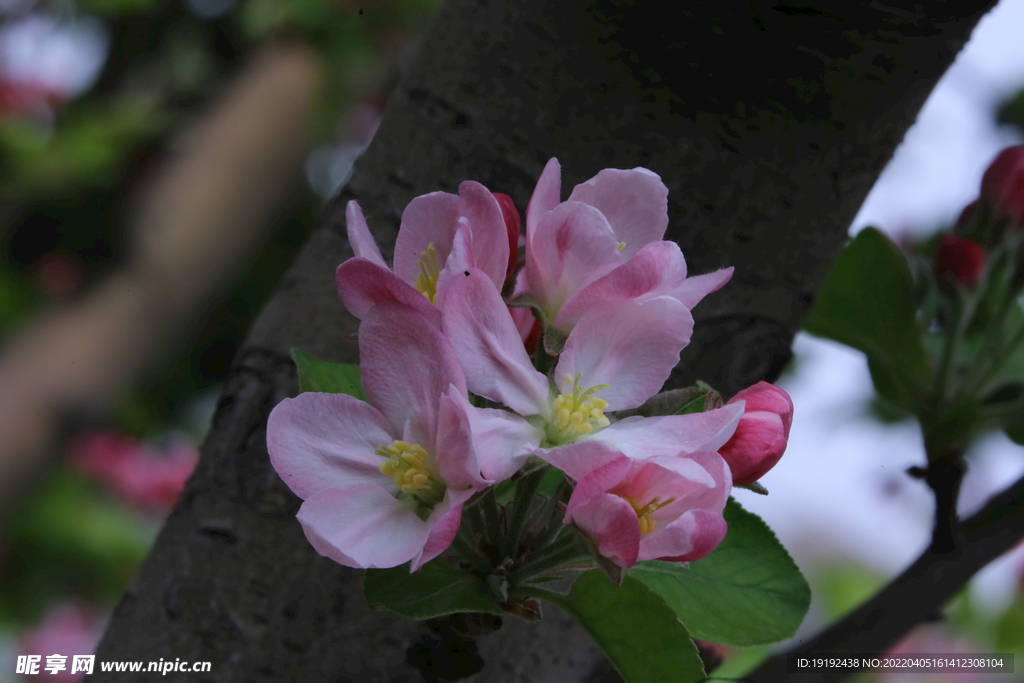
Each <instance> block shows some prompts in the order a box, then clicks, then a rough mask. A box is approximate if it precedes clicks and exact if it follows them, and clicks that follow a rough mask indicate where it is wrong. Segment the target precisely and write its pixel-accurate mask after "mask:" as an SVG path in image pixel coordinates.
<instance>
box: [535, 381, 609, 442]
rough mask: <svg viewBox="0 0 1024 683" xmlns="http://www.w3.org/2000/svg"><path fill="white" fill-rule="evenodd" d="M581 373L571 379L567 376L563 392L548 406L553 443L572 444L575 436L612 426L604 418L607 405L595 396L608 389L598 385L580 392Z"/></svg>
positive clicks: (603, 385)
mask: <svg viewBox="0 0 1024 683" xmlns="http://www.w3.org/2000/svg"><path fill="white" fill-rule="evenodd" d="M582 374H583V373H579V372H578V373H576V377H573V376H572V375H570V374H568V373H566V375H565V378H564V385H565V391H564V392H563V393H561V394H559V395H558V397H557V398H556V399H555V400H554V402H553V403H552V405H551V407H552V411H551V412H552V418H551V424H552V426H553V427H554V432H553V433H549V440H550V441H552V442H558V443H571V442H572V441H574V440H575V439H576V438H577V437H580V436H583V435H584V434H589V433H590V432H592V431H594V430H595V429H601V428H602V427H607V426H608V425H609V424H611V423H610V421H609V420H608V418H607V417H605V416H604V409H605V408H607V407H608V402H607V401H605V400H604V399H603V398H598V397H597V396H594V394H595V393H597V392H598V391H600V390H601V389H606V388H608V385H607V384H600V385H598V386H596V387H590V388H589V389H587V390H586V391H583V390H581V389H580V377H581V376H582ZM549 431H550V430H549ZM551 437H553V438H551Z"/></svg>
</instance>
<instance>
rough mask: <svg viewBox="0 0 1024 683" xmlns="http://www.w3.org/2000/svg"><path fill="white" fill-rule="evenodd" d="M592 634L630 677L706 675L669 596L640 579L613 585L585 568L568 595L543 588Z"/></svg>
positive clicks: (665, 679)
mask: <svg viewBox="0 0 1024 683" xmlns="http://www.w3.org/2000/svg"><path fill="white" fill-rule="evenodd" d="M544 597H545V598H547V599H548V600H551V601H552V602H554V603H555V604H557V605H558V606H559V607H561V608H562V609H563V610H565V611H566V612H568V613H569V614H570V615H572V616H573V617H574V618H575V619H576V621H578V622H579V623H580V625H581V626H583V628H585V629H586V630H587V632H588V633H589V634H590V637H591V638H593V639H594V642H595V643H597V645H598V647H600V648H601V649H602V650H603V651H604V653H605V655H607V656H608V660H609V661H611V663H612V664H613V665H614V666H615V668H616V669H617V670H618V672H619V673H620V674H621V675H622V678H623V679H624V680H625V681H626V683H697V682H698V681H706V680H707V675H706V674H705V673H704V665H703V664H702V663H701V661H700V656H699V655H698V654H697V648H696V646H694V644H693V641H692V640H691V639H690V634H689V633H688V632H687V630H686V627H685V626H683V624H682V623H681V622H680V621H679V619H678V618H677V617H676V614H675V612H673V611H672V610H671V609H670V608H669V607H668V605H666V604H665V601H664V600H662V599H661V598H660V597H658V596H657V595H656V594H655V593H653V592H651V591H650V590H649V589H648V588H647V586H645V585H644V584H643V583H641V582H640V581H638V580H636V579H633V578H630V577H628V576H627V577H626V579H625V581H623V582H622V585H621V586H619V587H617V588H616V587H615V586H613V585H612V583H611V581H609V580H608V577H607V576H605V574H604V572H602V571H600V570H598V569H593V570H591V571H589V572H587V573H586V574H583V575H582V576H580V577H579V578H578V579H576V583H574V584H573V586H572V591H570V593H569V595H567V596H560V595H558V594H555V593H545V595H544Z"/></svg>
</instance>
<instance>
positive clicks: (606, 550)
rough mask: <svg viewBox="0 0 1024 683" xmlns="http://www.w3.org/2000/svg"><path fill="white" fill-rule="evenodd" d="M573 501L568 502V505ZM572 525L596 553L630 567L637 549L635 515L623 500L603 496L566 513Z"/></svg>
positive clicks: (614, 496) (638, 548)
mask: <svg viewBox="0 0 1024 683" xmlns="http://www.w3.org/2000/svg"><path fill="white" fill-rule="evenodd" d="M571 504H572V501H571V499H570V505H571ZM566 516H567V517H569V516H571V517H572V523H573V524H574V525H575V526H576V527H577V528H579V529H580V530H582V531H583V532H584V533H585V534H587V536H589V537H590V538H592V539H594V540H595V541H596V543H597V549H598V552H600V553H601V554H602V555H603V556H605V557H607V558H608V559H610V560H611V561H612V562H614V563H615V564H617V565H619V566H620V567H626V568H629V567H632V566H633V565H634V564H636V558H637V555H638V553H639V550H640V525H639V522H638V521H637V517H636V512H635V511H634V510H633V508H632V507H631V506H630V504H629V503H627V502H626V501H625V500H623V499H622V498H619V497H618V496H616V495H612V494H610V493H602V494H601V495H599V496H597V497H596V498H593V499H592V500H590V501H589V502H588V503H587V504H585V505H581V506H579V507H577V508H575V509H572V510H569V511H567V512H566Z"/></svg>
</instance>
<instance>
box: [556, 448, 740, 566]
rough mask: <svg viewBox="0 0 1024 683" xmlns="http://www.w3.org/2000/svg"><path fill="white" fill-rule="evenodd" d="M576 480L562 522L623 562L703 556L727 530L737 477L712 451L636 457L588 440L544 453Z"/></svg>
mask: <svg viewBox="0 0 1024 683" xmlns="http://www.w3.org/2000/svg"><path fill="white" fill-rule="evenodd" d="M543 457H544V458H545V459H546V460H547V461H548V462H549V463H551V464H552V465H554V466H556V467H558V468H559V469H561V470H562V471H563V472H565V473H566V475H568V476H569V477H571V478H572V479H575V480H576V481H577V484H576V487H575V489H574V490H573V493H572V496H571V497H570V498H569V503H568V506H567V508H566V512H565V518H564V520H563V521H564V522H565V523H566V524H572V525H574V526H575V527H576V528H577V529H579V530H580V531H581V532H583V534H584V535H585V536H587V537H588V538H590V539H591V541H592V542H593V543H594V544H595V545H596V547H597V551H598V552H599V553H600V554H601V555H603V556H604V557H607V558H608V559H610V560H611V561H612V562H614V563H615V564H617V565H619V566H620V567H623V568H629V567H632V566H633V565H634V564H636V563H637V562H639V561H643V560H656V559H661V560H669V561H674V562H683V561H688V560H699V559H700V558H702V557H704V556H705V555H707V554H708V553H710V552H711V551H712V550H714V549H715V546H717V545H718V544H719V543H720V542H721V540H722V539H723V538H724V537H725V533H726V523H725V519H724V518H723V517H722V510H724V509H725V504H726V501H727V500H728V498H729V490H730V488H731V486H732V478H731V476H730V474H729V467H728V465H726V463H725V461H724V460H723V459H722V457H721V456H720V455H719V454H718V453H715V452H713V451H699V452H696V453H685V452H683V453H679V454H677V455H659V456H653V457H650V458H647V459H646V460H633V459H631V458H628V457H626V456H625V455H624V454H623V453H621V452H619V451H616V450H615V449H613V448H609V447H608V446H607V445H605V444H601V443H595V442H583V443H578V444H574V445H571V446H566V447H565V448H559V449H556V450H553V451H551V452H549V453H547V454H545V455H544V456H543Z"/></svg>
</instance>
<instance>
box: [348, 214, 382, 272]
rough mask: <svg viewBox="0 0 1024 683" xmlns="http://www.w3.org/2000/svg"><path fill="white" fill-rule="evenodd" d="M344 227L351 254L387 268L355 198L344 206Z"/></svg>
mask: <svg viewBox="0 0 1024 683" xmlns="http://www.w3.org/2000/svg"><path fill="white" fill-rule="evenodd" d="M345 229H346V230H347V232H348V243H349V245H350V246H351V247H352V253H353V254H355V255H356V256H359V257H362V258H364V259H366V260H367V261H369V262H370V263H373V264H374V265H378V266H380V267H381V268H384V269H388V264H386V263H384V259H383V258H382V257H381V255H380V249H379V248H378V247H377V241H376V240H375V239H373V235H371V234H370V228H369V227H367V225H366V218H365V217H364V216H363V210H362V209H360V208H359V204H358V203H357V202H356V201H355V200H352V201H350V202H349V203H348V204H347V205H346V206H345Z"/></svg>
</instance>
